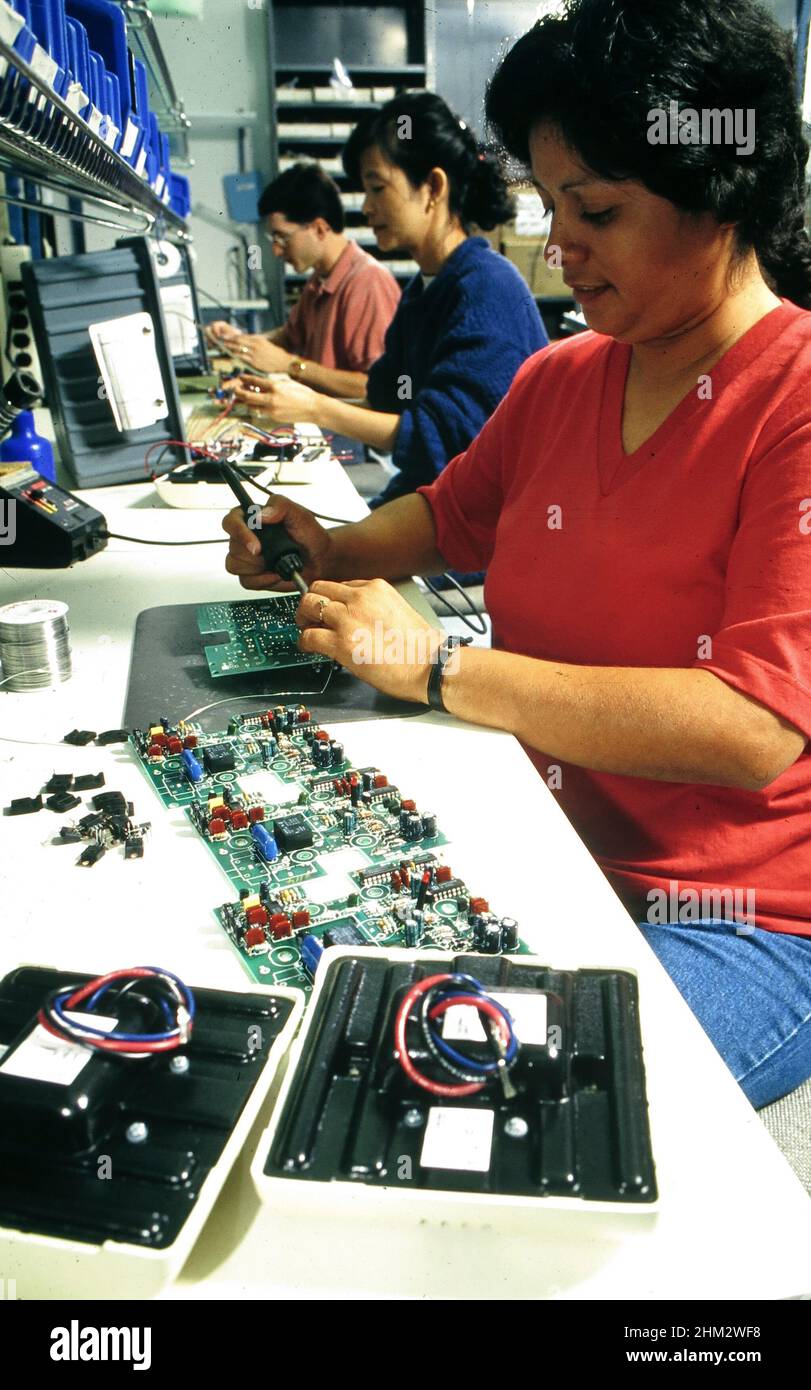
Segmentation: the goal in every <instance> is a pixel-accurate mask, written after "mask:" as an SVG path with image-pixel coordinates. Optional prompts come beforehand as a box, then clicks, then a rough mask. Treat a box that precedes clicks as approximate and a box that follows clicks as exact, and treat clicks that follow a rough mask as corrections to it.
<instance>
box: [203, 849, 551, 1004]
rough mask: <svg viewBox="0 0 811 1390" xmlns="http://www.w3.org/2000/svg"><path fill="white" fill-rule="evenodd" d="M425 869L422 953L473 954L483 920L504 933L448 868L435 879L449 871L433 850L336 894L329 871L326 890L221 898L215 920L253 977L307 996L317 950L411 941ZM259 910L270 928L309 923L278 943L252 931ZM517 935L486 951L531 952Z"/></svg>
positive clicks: (359, 874) (361, 873)
mask: <svg viewBox="0 0 811 1390" xmlns="http://www.w3.org/2000/svg"><path fill="white" fill-rule="evenodd" d="M428 871H430V872H431V873H432V875H433V877H434V882H433V886H432V888H431V891H430V893H429V894H428V895H427V896H428V901H427V904H426V906H425V907H424V908H423V909H422V911H421V912H420V913H418V916H419V918H420V922H419V941H418V943H417V944H418V945H419V947H420V949H421V950H428V949H433V950H440V951H459V952H465V953H467V952H472V951H476V950H477V945H476V936H477V934H478V933H480V932H481V931H482V930H485V931H486V925H485V926H484V927H482V926H481V925H476V924H477V923H486V920H487V919H488V918H492V920H493V923H494V924H496V923H498V928H497V931H498V932H503V931H504V928H503V926H502V924H501V923H499V922H498V919H497V918H494V917H493V915H492V914H491V912H490V905H489V903H487V902H485V901H483V900H482V899H478V900H477V899H475V898H471V896H470V893H469V890H468V888H467V886H466V885H465V884H464V883H463V882H462V880H461V879H457V878H454V877H453V874H452V872H451V874H450V877H449V878H447V879H446V880H445V881H444V882H443V881H442V880H437V878H436V875H437V873H440V874H442V873H443V872H444V873H448V868H447V866H446V865H445V864H443V862H442V861H441V860H440V859H439V858H438V857H437V856H436V855H434V854H430V853H427V854H417V855H414V856H413V857H411V858H409V857H406V858H405V859H401V860H400V861H399V862H398V863H396V864H393V865H391V864H390V865H388V866H385V867H384V866H378V869H377V871H376V870H375V869H374V868H370V869H365V870H364V869H361V870H355V871H354V872H350V873H349V874H348V875H347V876H346V879H347V881H346V883H345V885H343V886H342V896H339V897H335V898H330V897H328V896H327V894H328V893H329V892H330V891H332V890H333V887H334V888H335V889H337V887H338V885H337V882H336V879H335V877H333V876H330V877H327V878H325V880H324V883H323V889H322V885H320V884H319V885H315V884H313V882H312V881H311V882H309V883H304V884H300V885H299V886H298V887H297V888H294V889H291V890H288V891H287V892H285V893H283V894H281V895H280V894H278V893H277V894H276V895H275V897H274V895H272V894H269V893H268V892H263V893H262V894H261V896H255V895H253V894H251V895H249V896H247V897H244V898H241V899H240V900H239V901H238V902H233V903H225V904H224V905H223V906H222V907H221V908H218V909H217V913H216V917H217V920H218V922H219V923H220V925H221V926H222V927H223V928H224V930H225V931H226V932H227V933H228V935H229V937H230V938H231V941H232V942H233V944H234V946H235V947H236V949H237V950H238V951H239V954H240V956H241V958H242V961H243V963H244V964H245V966H246V967H247V969H248V970H249V971H250V973H251V975H252V976H253V978H254V979H255V980H258V981H259V982H260V983H261V984H269V985H288V986H292V987H293V988H296V989H302V990H304V991H305V993H308V994H309V992H310V990H311V989H312V981H313V973H314V967H315V966H317V963H318V958H319V956H320V952H321V950H322V949H325V948H326V947H328V946H331V945H352V946H354V945H357V946H358V947H360V946H400V947H403V946H409V945H411V944H414V943H413V940H411V941H410V940H409V930H412V931H413V923H414V921H415V917H414V909H415V906H416V902H417V897H416V896H415V890H416V892H417V893H418V892H419V888H420V883H421V879H422V877H423V876H424V874H425V873H426V872H428ZM316 886H317V887H318V888H319V889H322V891H321V892H320V893H319V895H318V899H316V897H315V896H314V891H313V890H314V888H315V887H316ZM347 888H348V889H349V891H347ZM263 908H264V913H266V914H268V916H269V921H270V923H271V925H272V924H273V922H274V919H275V918H277V917H286V918H287V920H288V921H289V922H290V923H291V925H292V924H293V923H295V922H297V920H300V919H302V918H306V921H301V922H300V925H297V926H295V927H294V929H293V933H292V935H291V936H288V937H286V938H284V937H282V938H281V939H279V940H275V939H274V938H273V936H272V934H271V933H268V932H265V934H264V939H261V937H262V931H261V929H260V928H258V927H253V928H252V926H251V922H252V919H253V920H255V919H256V915H257V913H258V914H259V916H260V919H261V918H262V917H263V915H264V914H263ZM471 908H473V909H474V910H473V911H471ZM274 909H275V911H274ZM503 920H504V919H502V922H503ZM410 924H411V925H410ZM282 929H284V925H283V924H282ZM494 934H497V933H496V927H495V925H494ZM514 936H515V941H514V944H512V943H511V944H510V945H509V946H501V945H500V946H499V950H498V951H495V952H491V953H492V954H501V953H502V950H503V951H504V953H509V954H510V955H528V954H529V953H530V952H529V947H528V946H527V945H525V943H524V942H523V941H521V939H520V938H519V937H518V936H517V929H515V928H514ZM314 943H315V944H314Z"/></svg>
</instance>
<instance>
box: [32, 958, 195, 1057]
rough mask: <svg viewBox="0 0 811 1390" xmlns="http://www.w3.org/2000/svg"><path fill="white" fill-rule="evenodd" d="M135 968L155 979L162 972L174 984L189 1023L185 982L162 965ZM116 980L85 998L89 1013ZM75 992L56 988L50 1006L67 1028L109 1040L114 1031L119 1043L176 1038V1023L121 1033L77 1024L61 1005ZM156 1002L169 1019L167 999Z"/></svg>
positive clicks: (189, 1000) (192, 1007)
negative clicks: (148, 1030)
mask: <svg viewBox="0 0 811 1390" xmlns="http://www.w3.org/2000/svg"><path fill="white" fill-rule="evenodd" d="M138 968H139V969H141V970H149V971H151V972H152V975H153V977H154V978H156V979H158V978H160V976H162V975H163V976H166V977H167V978H168V979H170V980H172V981H173V982H174V983H175V984H176V985H177V987H178V989H179V991H180V993H181V995H182V996H183V1000H184V1003H185V1006H186V1012H187V1013H188V1015H189V1022H190V1023H191V1022H192V1021H193V1020H194V1016H195V1012H196V1007H195V1003H194V995H193V994H192V992H191V990H190V989H189V987H188V986H187V985H185V984H184V983H183V981H182V980H181V979H180V978H179V977H178V976H177V975H173V974H172V972H171V970H164V969H163V968H162V967H159V966H155V965H144V966H139V967H138ZM132 978H133V980H137V979H138V978H139V977H138V976H136V975H134V976H133V977H132ZM117 983H118V981H116V980H108V981H107V983H106V984H103V985H100V986H99V988H98V989H97V990H95V992H94V993H93V994H92V995H91V996H90V998H89V999H88V1000H87V1003H86V1005H85V1008H86V1009H87V1010H88V1011H89V1012H90V1011H92V1010H93V1009H94V1008H95V1006H96V1004H97V1003H98V1001H99V1000H100V999H102V998H103V997H104V995H105V994H106V993H107V991H108V990H110V989H112V987H113V985H115V984H117ZM75 992H76V989H75V986H69V987H68V988H67V989H63V990H60V991H59V993H58V994H57V995H56V996H55V997H54V1002H53V1006H52V1007H53V1011H54V1013H55V1014H56V1016H57V1017H58V1018H59V1019H60V1020H61V1022H62V1023H64V1024H65V1025H66V1027H67V1028H69V1029H71V1030H72V1029H76V1028H79V1029H81V1031H82V1032H83V1033H87V1034H89V1035H90V1036H91V1037H95V1038H108V1039H109V1038H111V1037H112V1036H113V1034H114V1035H115V1038H116V1040H117V1041H119V1042H168V1041H169V1040H170V1039H171V1038H176V1037H178V1035H179V1033H180V1028H179V1026H176V1027H174V1028H171V1029H169V1030H167V1031H166V1032H164V1033H122V1032H119V1030H118V1029H113V1030H112V1032H107V1031H105V1030H104V1029H102V1028H92V1027H91V1026H90V1025H89V1024H86V1023H81V1024H77V1023H75V1022H74V1021H72V1020H70V1019H68V1018H66V1017H65V1014H64V1005H65V1004H66V1003H67V999H68V997H69V996H70V995H72V994H75ZM160 1002H161V1008H162V1010H163V1012H164V1015H165V1016H166V1017H167V1018H169V1019H171V1017H172V1015H171V1010H170V1009H169V1006H168V1004H167V1002H166V1001H165V1000H161V1001H160Z"/></svg>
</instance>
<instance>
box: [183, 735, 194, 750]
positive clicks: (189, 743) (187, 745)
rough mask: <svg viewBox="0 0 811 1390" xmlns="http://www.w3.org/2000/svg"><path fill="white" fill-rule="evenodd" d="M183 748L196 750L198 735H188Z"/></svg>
mask: <svg viewBox="0 0 811 1390" xmlns="http://www.w3.org/2000/svg"><path fill="white" fill-rule="evenodd" d="M183 747H184V748H196V747H197V735H196V734H187V735H186V737H185V738H184V740H183Z"/></svg>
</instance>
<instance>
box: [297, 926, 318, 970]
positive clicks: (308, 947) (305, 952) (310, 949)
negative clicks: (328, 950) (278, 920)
mask: <svg viewBox="0 0 811 1390" xmlns="http://www.w3.org/2000/svg"><path fill="white" fill-rule="evenodd" d="M299 949H300V951H301V963H302V965H303V966H304V969H305V970H306V971H307V974H308V975H315V972H316V970H317V969H318V962H319V961H320V959H321V957H322V956H323V954H324V947H323V945H322V944H321V942H320V941H319V940H318V937H317V936H312V935H310V936H303V937H302V938H301V941H300V942H299Z"/></svg>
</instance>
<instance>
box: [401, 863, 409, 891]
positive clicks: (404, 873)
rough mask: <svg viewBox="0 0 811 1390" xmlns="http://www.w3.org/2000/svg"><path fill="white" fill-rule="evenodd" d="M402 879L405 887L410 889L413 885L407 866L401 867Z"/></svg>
mask: <svg viewBox="0 0 811 1390" xmlns="http://www.w3.org/2000/svg"><path fill="white" fill-rule="evenodd" d="M400 878H401V879H402V880H403V887H404V888H408V887H409V885H410V883H411V874H410V873H409V872H408V866H407V865H406V864H401V865H400Z"/></svg>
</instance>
